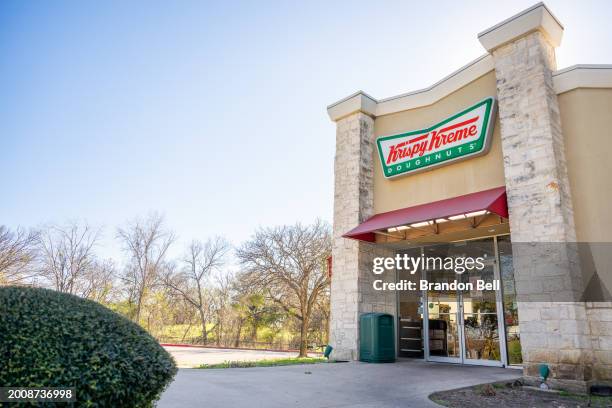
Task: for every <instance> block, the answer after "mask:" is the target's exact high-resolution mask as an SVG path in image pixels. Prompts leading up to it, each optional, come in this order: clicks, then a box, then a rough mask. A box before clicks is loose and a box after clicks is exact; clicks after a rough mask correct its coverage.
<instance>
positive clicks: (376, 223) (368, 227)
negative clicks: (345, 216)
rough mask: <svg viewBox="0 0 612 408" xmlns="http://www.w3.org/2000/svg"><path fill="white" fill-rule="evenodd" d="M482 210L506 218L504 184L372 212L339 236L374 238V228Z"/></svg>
mask: <svg viewBox="0 0 612 408" xmlns="http://www.w3.org/2000/svg"><path fill="white" fill-rule="evenodd" d="M482 210H486V211H489V212H490V213H494V214H497V215H499V216H501V217H504V218H508V204H507V202H506V188H505V187H497V188H492V189H491V190H485V191H479V192H477V193H471V194H466V195H462V196H459V197H454V198H447V199H446V200H440V201H434V202H433V203H427V204H421V205H415V206H414V207H408V208H402V209H400V210H394V211H389V212H386V213H381V214H376V215H374V216H372V217H370V218H368V219H367V220H366V221H364V222H363V223H361V224H359V225H358V226H357V227H356V228H353V229H352V230H350V231H349V232H347V233H346V234H344V235H343V237H345V238H352V239H358V240H361V241H368V242H374V241H375V238H374V232H375V231H380V230H386V229H388V228H394V227H398V226H402V225H409V224H415V223H419V222H423V221H429V220H435V219H439V218H447V217H453V216H456V215H461V214H468V213H473V212H476V211H482Z"/></svg>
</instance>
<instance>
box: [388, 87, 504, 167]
mask: <svg viewBox="0 0 612 408" xmlns="http://www.w3.org/2000/svg"><path fill="white" fill-rule="evenodd" d="M494 120H495V98H493V97H489V98H486V99H485V100H483V101H480V102H478V103H477V104H475V105H473V106H470V107H469V108H467V109H464V110H462V111H461V112H459V113H457V114H455V115H453V116H451V117H449V118H446V119H444V120H442V121H441V122H439V123H436V124H435V125H433V126H431V127H429V128H427V129H421V130H414V131H411V132H407V133H401V134H399V135H392V136H383V137H379V138H378V139H377V140H376V143H377V145H378V153H379V155H380V162H381V164H382V169H383V173H384V175H385V177H386V178H392V177H397V176H401V175H406V174H412V173H416V172H420V171H425V170H430V169H431V168H434V167H437V166H442V165H445V164H449V163H452V162H455V161H458V160H465V159H468V158H470V157H474V156H479V155H483V154H485V153H487V152H488V151H489V147H490V145H491V133H492V132H493V122H494Z"/></svg>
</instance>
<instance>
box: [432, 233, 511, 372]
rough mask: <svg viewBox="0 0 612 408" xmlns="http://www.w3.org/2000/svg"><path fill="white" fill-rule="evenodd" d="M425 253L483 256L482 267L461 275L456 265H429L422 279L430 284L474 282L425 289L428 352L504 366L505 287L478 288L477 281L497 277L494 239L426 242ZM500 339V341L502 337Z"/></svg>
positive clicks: (443, 358)
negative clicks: (462, 286) (452, 287)
mask: <svg viewBox="0 0 612 408" xmlns="http://www.w3.org/2000/svg"><path fill="white" fill-rule="evenodd" d="M423 252H424V255H425V257H429V258H431V257H442V258H449V257H450V258H456V257H473V258H477V257H482V258H484V262H483V263H484V268H482V269H481V270H478V269H472V270H471V271H467V270H466V271H464V272H463V273H462V274H457V273H456V272H455V271H454V270H443V269H433V270H432V269H427V270H426V271H424V273H423V279H426V280H427V281H428V282H429V283H430V284H431V283H444V282H447V283H451V282H453V281H455V280H456V281H457V282H461V283H471V284H472V285H473V288H470V287H469V285H466V286H467V288H466V289H463V290H462V289H458V290H453V291H448V290H447V291H442V290H436V289H431V290H427V291H425V293H424V294H423V296H424V297H425V300H426V302H425V305H426V307H424V326H426V327H425V330H424V332H425V333H424V334H425V336H426V341H425V345H426V350H425V355H426V358H427V360H429V361H442V362H453V363H466V364H480V365H495V366H503V365H506V364H507V362H506V351H505V342H504V341H503V339H504V335H503V333H504V328H503V320H502V318H503V314H501V310H502V307H501V292H500V291H499V288H498V287H496V286H490V287H489V288H487V287H481V288H478V281H481V282H484V283H489V284H491V285H493V284H494V283H495V282H499V268H498V264H497V261H496V250H495V241H494V239H493V238H488V239H483V240H479V241H473V242H463V243H452V244H443V245H436V246H434V247H425V248H424V249H423ZM500 339H502V341H500Z"/></svg>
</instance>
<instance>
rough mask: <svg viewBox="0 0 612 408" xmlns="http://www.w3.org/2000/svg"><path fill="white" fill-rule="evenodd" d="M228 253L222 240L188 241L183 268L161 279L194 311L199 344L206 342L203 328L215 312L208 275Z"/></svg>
mask: <svg viewBox="0 0 612 408" xmlns="http://www.w3.org/2000/svg"><path fill="white" fill-rule="evenodd" d="M228 250H229V245H228V243H227V242H226V241H225V240H224V239H222V238H215V239H211V240H208V241H206V242H205V243H201V242H199V241H192V243H191V244H190V245H189V248H188V253H187V256H186V257H185V259H184V264H185V265H184V268H182V269H179V270H178V271H176V272H175V271H169V273H168V274H166V276H165V277H164V284H165V285H166V286H167V287H168V288H169V289H170V290H172V291H173V292H175V293H176V294H178V295H180V296H182V297H183V299H185V301H187V302H188V303H189V304H190V305H192V306H193V307H194V308H195V309H196V310H197V311H198V313H199V316H200V324H201V326H202V342H203V344H206V342H207V340H208V330H207V327H206V326H207V324H208V323H209V322H210V319H211V315H212V314H214V312H215V310H213V309H214V302H212V298H213V291H212V288H211V287H210V283H209V282H208V280H209V279H210V277H211V274H212V273H213V272H214V271H216V270H218V269H219V268H220V267H221V266H222V265H223V262H224V257H225V255H226V254H227V252H228ZM211 330H214V328H212V329H211Z"/></svg>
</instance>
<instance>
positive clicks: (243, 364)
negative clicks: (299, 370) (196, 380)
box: [197, 357, 327, 369]
mask: <svg viewBox="0 0 612 408" xmlns="http://www.w3.org/2000/svg"><path fill="white" fill-rule="evenodd" d="M325 361H327V359H326V358H324V357H302V358H299V357H290V358H275V359H270V360H259V361H224V362H222V363H217V364H202V365H201V366H199V367H197V368H203V369H209V368H249V367H274V366H286V365H297V364H317V363H323V362H325Z"/></svg>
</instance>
